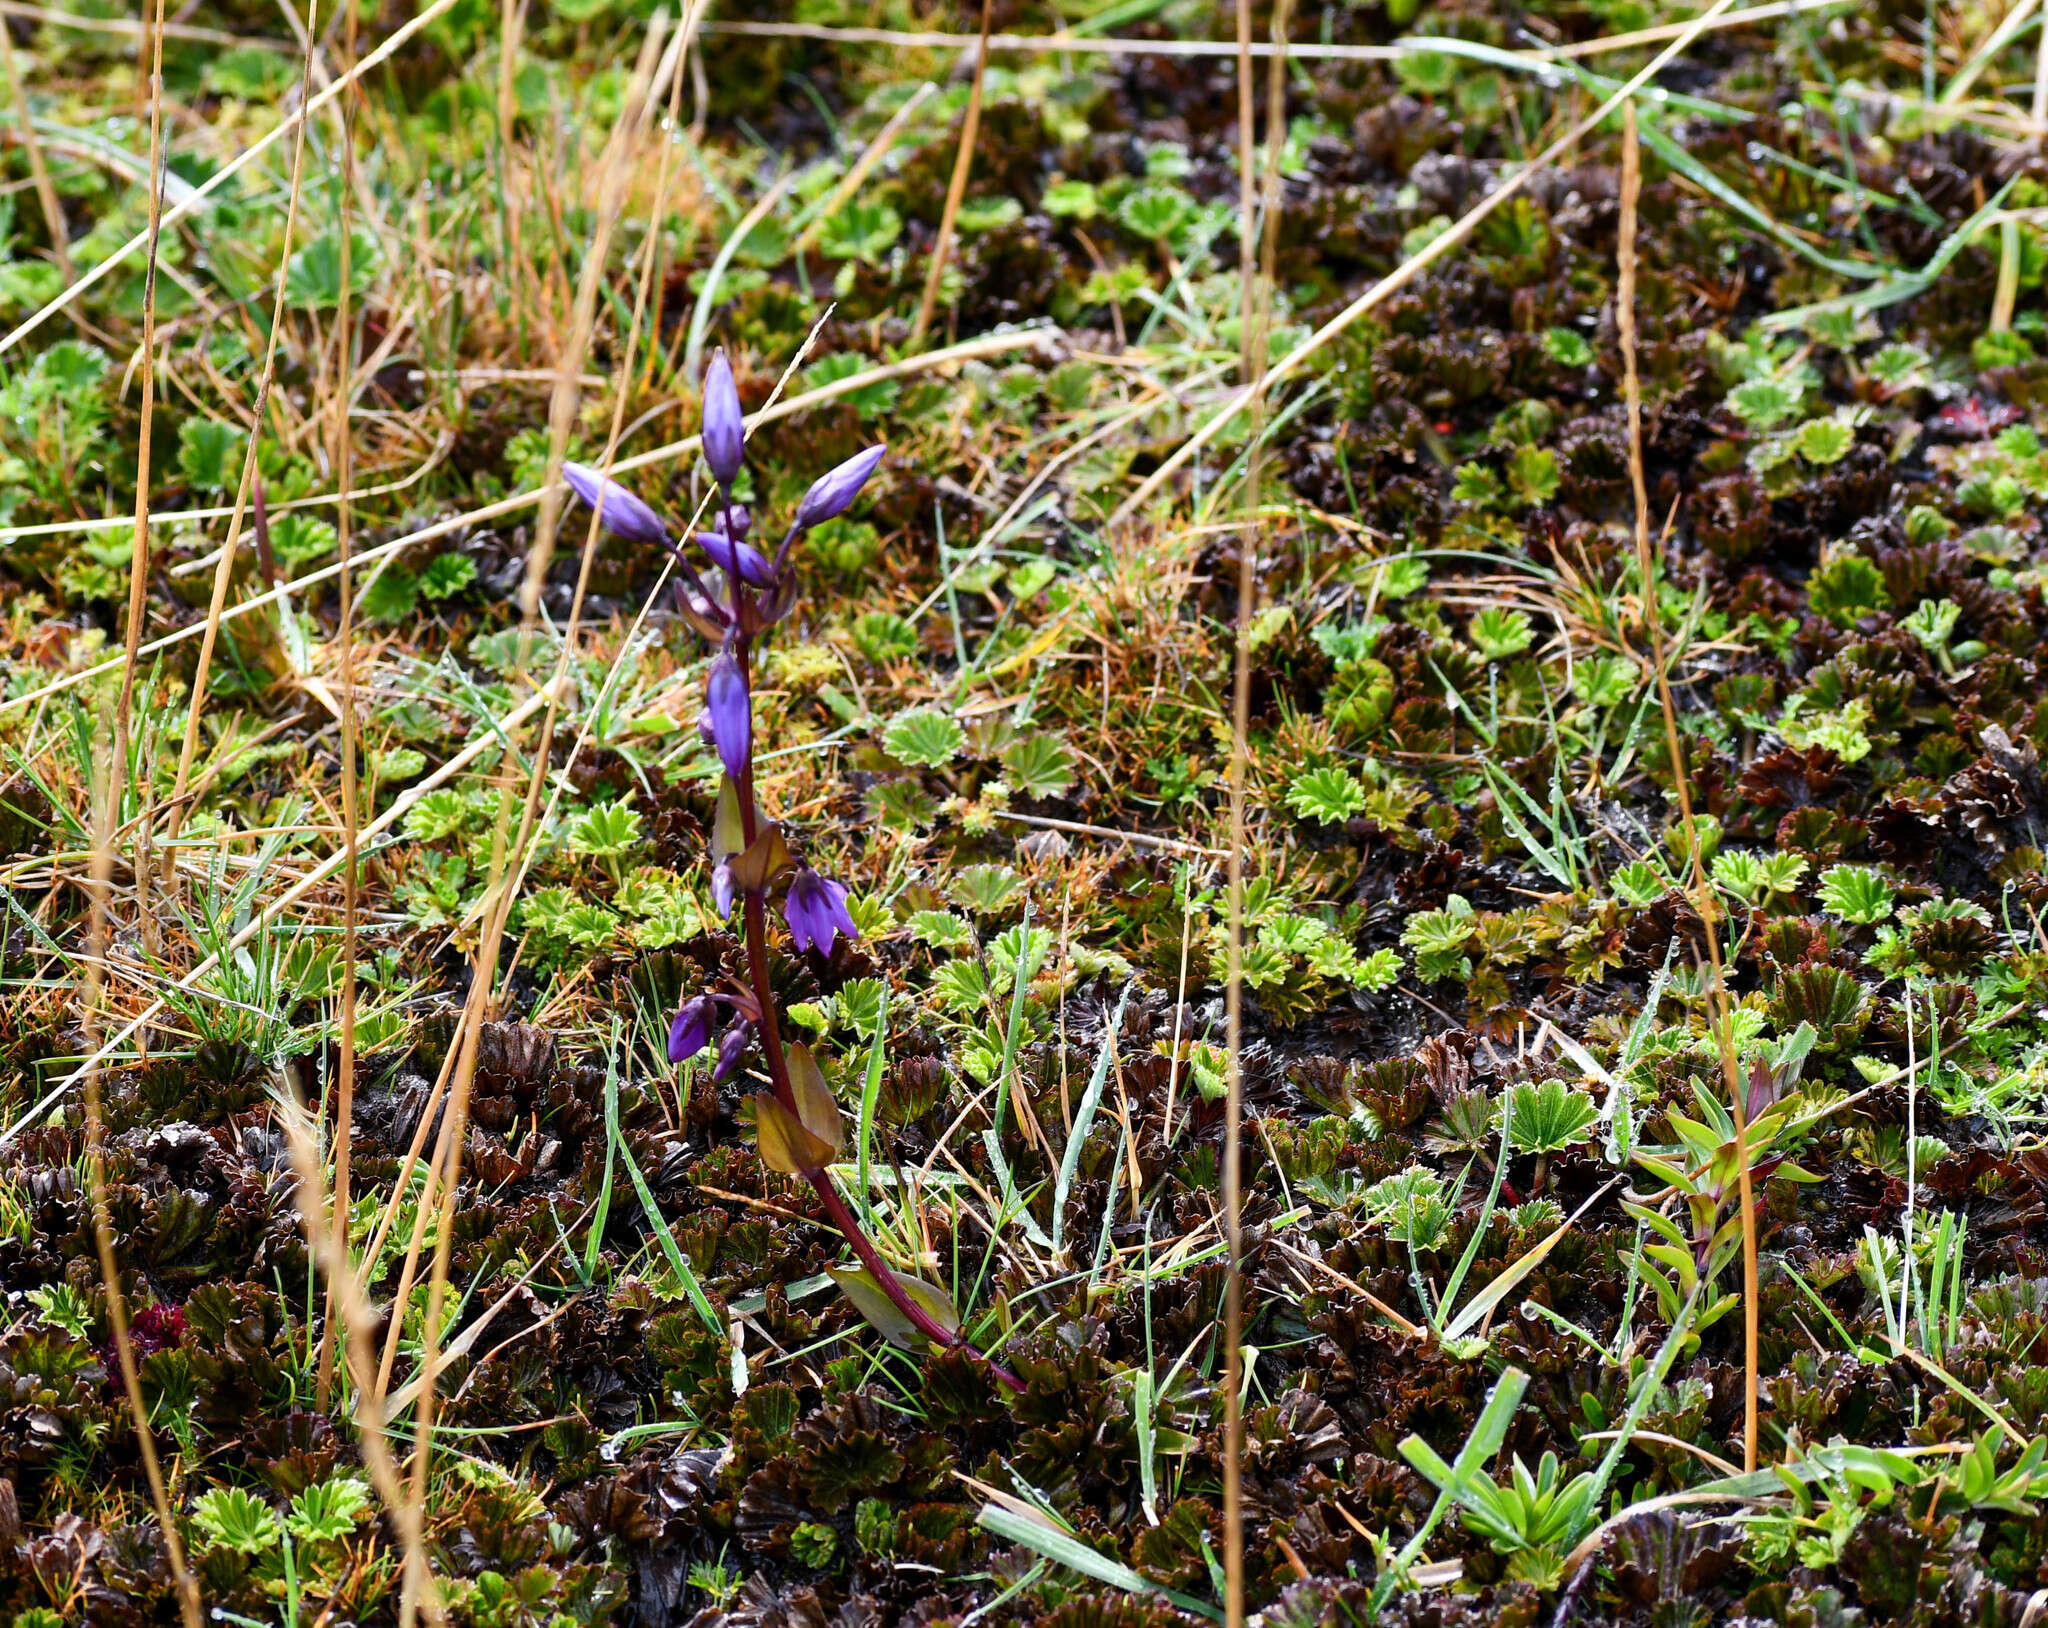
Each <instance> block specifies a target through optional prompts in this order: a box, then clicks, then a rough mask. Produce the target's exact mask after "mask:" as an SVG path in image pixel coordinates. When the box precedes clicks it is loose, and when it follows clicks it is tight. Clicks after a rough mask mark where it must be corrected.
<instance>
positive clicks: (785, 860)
mask: <svg viewBox="0 0 2048 1628" xmlns="http://www.w3.org/2000/svg"><path fill="white" fill-rule="evenodd" d="M731 864H732V879H733V885H734V886H735V887H737V888H739V889H740V890H741V891H742V892H743V893H758V892H760V891H761V890H763V889H764V888H766V887H767V886H768V884H769V883H770V882H772V881H774V880H775V878H776V877H778V876H780V875H781V874H782V873H783V872H784V871H786V870H788V869H789V867H790V864H791V860H790V857H789V845H788V844H787V843H785V842H784V841H783V840H782V833H781V832H780V831H779V830H777V829H776V828H775V827H774V826H773V825H769V826H768V827H767V828H766V829H765V830H763V831H762V832H761V834H760V835H759V836H757V837H756V838H754V845H753V846H752V847H751V848H749V849H748V850H747V851H746V852H745V853H743V854H741V855H739V856H738V857H737V858H735V859H733V860H732V861H731Z"/></svg>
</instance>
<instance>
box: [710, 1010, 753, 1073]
mask: <svg viewBox="0 0 2048 1628" xmlns="http://www.w3.org/2000/svg"><path fill="white" fill-rule="evenodd" d="M753 1043H754V1026H753V1024H751V1023H749V1022H747V1020H746V1019H745V1018H742V1019H740V1021H739V1022H737V1023H735V1024H734V1025H733V1026H732V1027H731V1028H730V1029H727V1030H726V1031H725V1037H724V1038H723V1039H722V1040H720V1041H719V1042H718V1066H717V1067H716V1068H714V1069H713V1070H712V1071H711V1077H712V1078H713V1079H714V1080H719V1081H724V1080H729V1079H731V1078H732V1077H733V1075H735V1074H737V1073H738V1072H739V1069H740V1064H741V1063H743V1062H744V1061H746V1056H747V1048H748V1047H749V1046H751V1045H752V1044H753Z"/></svg>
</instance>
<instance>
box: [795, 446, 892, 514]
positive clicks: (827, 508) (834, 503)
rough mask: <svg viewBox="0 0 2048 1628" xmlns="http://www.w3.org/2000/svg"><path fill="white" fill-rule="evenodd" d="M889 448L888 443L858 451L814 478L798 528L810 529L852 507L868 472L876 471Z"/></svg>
mask: <svg viewBox="0 0 2048 1628" xmlns="http://www.w3.org/2000/svg"><path fill="white" fill-rule="evenodd" d="M888 450H889V449H888V448H887V447H886V446H874V447H869V448H868V449H867V451H865V452H856V453H855V454H854V455H853V456H852V457H851V458H848V459H847V460H846V462H845V463H843V464H841V465H840V466H839V467H838V468H837V469H831V470H827V471H826V472H825V473H824V474H822V475H820V476H819V477H818V478H817V479H816V480H815V481H813V482H812V483H811V489H810V490H809V491H808V492H806V493H804V500H803V502H801V503H799V504H798V505H797V508H796V529H797V530H798V531H804V530H808V529H809V528H810V527H812V526H816V525H820V524H822V523H823V522H825V521H827V520H830V519H831V518H832V517H833V516H834V515H840V514H844V513H845V512H846V511H847V510H848V509H849V508H851V507H852V506H853V500H854V499H855V498H857V497H859V496H860V489H861V488H862V487H863V486H865V485H867V483H868V476H870V475H872V474H873V473H874V472H875V465H877V464H879V463H880V462H881V461H882V457H883V454H885V453H886V452H888Z"/></svg>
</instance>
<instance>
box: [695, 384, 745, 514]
mask: <svg viewBox="0 0 2048 1628" xmlns="http://www.w3.org/2000/svg"><path fill="white" fill-rule="evenodd" d="M746 444H747V423H746V418H745V415H744V414H742V413H741V411H740V393H739V391H738V390H737V389H736V388H735V387H734V385H733V382H732V363H730V362H728V361H727V360H726V359H725V352H724V351H720V352H719V353H718V354H717V355H716V356H714V357H712V358H711V366H710V367H708V368H707V369H705V372H704V462H705V463H706V464H708V465H709V466H710V468H711V474H712V478H713V479H714V480H716V481H717V482H718V484H719V485H720V486H730V485H732V483H733V481H734V479H735V478H736V477H737V476H738V475H739V472H740V460H741V459H742V458H743V457H744V456H745V454H746Z"/></svg>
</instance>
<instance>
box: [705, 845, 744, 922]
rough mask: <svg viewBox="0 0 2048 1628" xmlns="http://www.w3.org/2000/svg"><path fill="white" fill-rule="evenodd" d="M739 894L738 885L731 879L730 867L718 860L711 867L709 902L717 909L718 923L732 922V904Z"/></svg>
mask: <svg viewBox="0 0 2048 1628" xmlns="http://www.w3.org/2000/svg"><path fill="white" fill-rule="evenodd" d="M739 894H740V890H739V884H738V883H737V882H735V881H734V880H733V877H732V866H730V865H728V864H727V863H726V862H725V861H723V860H720V861H719V862H718V863H717V864H716V865H713V866H712V867H711V902H712V903H713V904H714V905H716V906H717V907H718V919H719V920H720V921H731V920H732V902H733V900H735V899H737V898H738V897H739Z"/></svg>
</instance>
